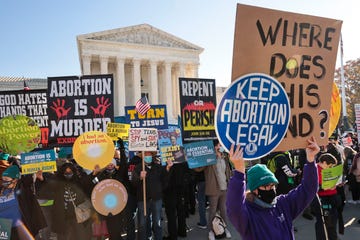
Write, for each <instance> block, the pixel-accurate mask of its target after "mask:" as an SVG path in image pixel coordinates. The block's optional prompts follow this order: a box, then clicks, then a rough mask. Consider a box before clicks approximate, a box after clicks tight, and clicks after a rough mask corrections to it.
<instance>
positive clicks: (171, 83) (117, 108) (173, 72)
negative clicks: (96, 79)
mask: <svg viewBox="0 0 360 240" xmlns="http://www.w3.org/2000/svg"><path fill="white" fill-rule="evenodd" d="M77 45H78V52H79V59H80V66H81V74H82V75H94V74H113V75H114V115H115V116H124V115H125V113H124V106H130V105H135V102H136V101H137V100H138V99H140V97H141V96H144V95H146V96H147V98H148V100H149V103H150V104H152V105H157V104H165V105H166V106H167V111H168V112H167V113H168V119H169V122H170V123H175V122H176V121H177V116H178V115H179V114H180V103H179V89H178V88H179V82H178V78H179V77H189V78H194V77H195V78H196V77H198V68H199V55H200V53H202V51H203V50H204V49H203V48H201V47H199V46H196V45H194V44H192V43H189V42H187V41H185V40H183V39H180V38H178V37H175V36H173V35H171V34H169V33H166V32H164V31H162V30H159V29H157V28H154V27H152V26H150V25H148V24H141V25H136V26H130V27H125V28H118V29H113V30H106V31H102V32H95V33H89V34H83V35H79V36H77Z"/></svg>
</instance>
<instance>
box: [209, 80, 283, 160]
mask: <svg viewBox="0 0 360 240" xmlns="http://www.w3.org/2000/svg"><path fill="white" fill-rule="evenodd" d="M289 121H290V104H289V100H288V98H287V94H286V92H285V90H284V89H283V87H282V86H281V84H280V83H279V82H278V81H276V79H274V78H272V77H270V76H268V75H265V74H260V73H254V74H248V75H245V76H242V77H240V78H239V79H237V80H236V81H234V82H232V84H231V85H230V86H229V88H228V89H227V90H226V91H225V92H224V95H223V97H222V99H221V101H220V103H219V105H218V106H217V108H216V115H215V127H216V134H217V135H218V138H219V141H220V143H221V144H222V145H223V147H224V148H225V149H226V150H227V151H229V150H230V147H231V145H232V144H234V145H238V144H240V145H241V146H242V147H243V148H244V159H245V160H253V159H259V158H261V157H263V156H266V155H267V154H268V153H270V152H271V151H273V150H274V149H275V148H276V147H277V146H278V145H279V143H280V142H281V141H282V139H283V138H284V136H285V134H286V131H287V129H288V125H289Z"/></svg>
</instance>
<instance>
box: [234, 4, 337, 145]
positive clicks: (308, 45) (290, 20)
mask: <svg viewBox="0 0 360 240" xmlns="http://www.w3.org/2000/svg"><path fill="white" fill-rule="evenodd" d="M341 24H342V22H341V21H339V20H333V19H328V18H321V17H314V16H309V15H302V14H296V13H289V12H282V11H275V10H270V9H265V8H259V7H253V6H247V5H242V4H238V5H237V14H236V24H235V39H234V52H233V66H232V81H235V80H236V79H238V78H239V77H241V76H243V75H245V74H249V73H265V74H267V75H270V76H272V77H274V78H276V79H277V80H278V81H279V82H281V84H282V85H283V87H284V89H285V90H286V92H287V95H288V97H289V100H290V106H291V117H290V124H289V128H288V131H287V134H286V136H285V138H284V140H283V141H282V142H281V144H280V145H279V146H278V148H277V150H288V149H289V147H291V148H294V149H296V148H303V147H305V146H306V139H307V138H309V137H310V136H315V137H316V139H317V140H318V143H319V144H320V145H325V144H327V139H328V129H329V110H330V103H331V100H330V98H331V91H332V82H333V79H334V69H335V62H336V54H337V49H338V44H339V36H340V31H341ZM330 134H331V133H330Z"/></svg>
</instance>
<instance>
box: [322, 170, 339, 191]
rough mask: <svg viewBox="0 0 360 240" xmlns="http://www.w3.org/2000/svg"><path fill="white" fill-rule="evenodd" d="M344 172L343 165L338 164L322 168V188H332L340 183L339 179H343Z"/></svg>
mask: <svg viewBox="0 0 360 240" xmlns="http://www.w3.org/2000/svg"><path fill="white" fill-rule="evenodd" d="M342 173H343V165H342V164H340V165H337V166H336V167H331V168H327V169H322V170H321V178H322V179H321V180H322V184H321V188H322V189H331V188H334V187H335V186H336V184H338V183H339V179H341V176H342Z"/></svg>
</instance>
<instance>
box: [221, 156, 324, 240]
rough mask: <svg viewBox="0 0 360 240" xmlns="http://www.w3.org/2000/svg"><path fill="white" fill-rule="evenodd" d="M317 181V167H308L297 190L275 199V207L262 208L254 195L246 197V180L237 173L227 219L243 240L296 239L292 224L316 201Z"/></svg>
mask: <svg viewBox="0 0 360 240" xmlns="http://www.w3.org/2000/svg"><path fill="white" fill-rule="evenodd" d="M317 180H318V177H317V170H316V166H315V163H307V164H305V166H304V176H303V179H302V182H301V184H300V185H299V186H298V187H297V188H295V189H293V190H291V191H290V192H289V193H288V194H286V195H279V196H278V197H276V199H275V201H274V203H273V204H272V205H270V206H266V205H263V206H261V205H260V204H259V203H258V202H259V201H260V200H259V199H257V198H256V196H255V195H254V194H252V193H249V194H248V195H246V194H245V190H246V184H245V176H244V174H243V173H240V172H238V171H235V173H234V176H233V177H232V178H231V180H230V183H229V187H228V191H227V201H226V206H227V215H228V217H229V219H230V221H231V222H232V224H233V225H234V227H235V228H236V230H237V231H238V232H239V233H240V235H241V236H242V239H244V240H250V239H251V240H253V239H254V240H255V239H259V240H260V239H269V240H270V239H276V240H281V239H284V240H285V239H286V240H289V239H295V237H294V232H293V224H292V221H293V220H294V219H295V218H296V217H297V216H298V215H299V214H300V213H301V212H302V211H303V210H304V209H305V208H306V207H307V206H308V205H309V204H310V203H311V201H312V200H313V198H314V197H315V195H316V192H317V188H318V183H317Z"/></svg>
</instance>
